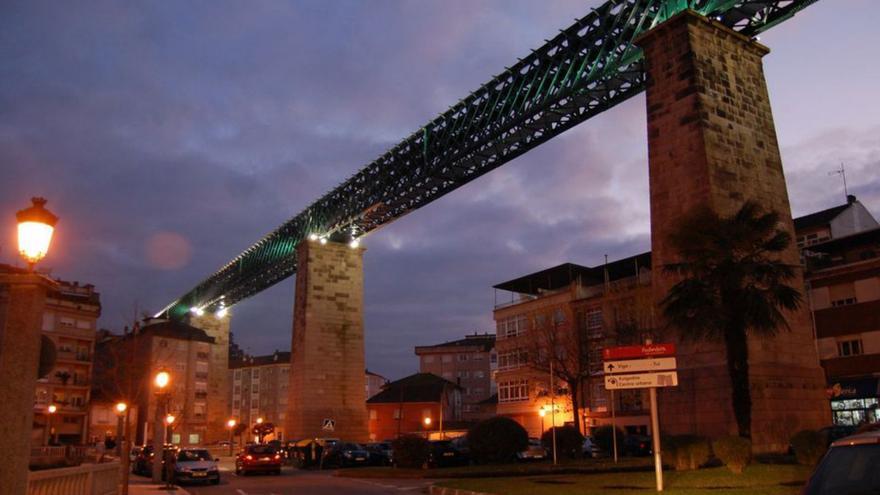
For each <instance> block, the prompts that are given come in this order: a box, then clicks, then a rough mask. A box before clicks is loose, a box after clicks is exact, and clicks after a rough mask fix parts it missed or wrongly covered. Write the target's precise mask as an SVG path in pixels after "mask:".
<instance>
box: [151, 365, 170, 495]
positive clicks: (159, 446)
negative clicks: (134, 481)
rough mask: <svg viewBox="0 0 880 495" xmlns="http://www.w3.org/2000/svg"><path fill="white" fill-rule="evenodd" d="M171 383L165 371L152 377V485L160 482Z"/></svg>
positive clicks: (160, 371) (168, 374)
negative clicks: (153, 410)
mask: <svg viewBox="0 0 880 495" xmlns="http://www.w3.org/2000/svg"><path fill="white" fill-rule="evenodd" d="M170 383H171V374H170V373H168V372H167V371H165V370H159V371H158V372H157V373H156V375H155V376H154V377H153V387H154V388H155V391H156V412H155V413H154V416H153V483H157V484H158V483H161V482H162V463H161V462H160V459H161V457H160V456H162V455H163V450H164V448H163V447H164V444H165V430H164V429H165V427H166V422H167V418H166V417H165V416H166V414H167V409H168V398H169V393H168V385H169V384H170Z"/></svg>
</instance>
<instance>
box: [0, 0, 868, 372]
mask: <svg viewBox="0 0 880 495" xmlns="http://www.w3.org/2000/svg"><path fill="white" fill-rule="evenodd" d="M867 1H868V0H852V2H851V3H852V4H853V6H854V7H851V8H848V9H845V10H844V9H839V8H837V7H835V6H833V5H832V2H826V3H821V2H820V3H818V4H816V5H815V6H811V7H810V8H809V9H807V10H806V11H804V12H802V13H800V14H798V16H797V17H796V18H795V19H794V20H793V21H791V22H787V23H784V24H783V25H781V26H779V27H778V28H775V29H774V30H773V31H771V32H770V33H767V35H766V36H765V37H764V41H765V42H766V43H767V44H768V45H770V46H771V47H772V48H773V49H774V51H773V53H771V55H770V56H768V58H767V59H766V69H767V74H768V80H769V84H770V92H771V98H772V99H773V103H774V111H775V112H776V121H777V128H778V129H779V134H780V143H781V145H782V149H783V155H784V159H785V163H786V170H787V173H788V178H789V187H790V194H791V197H792V204H793V206H794V209H795V212H796V213H807V212H809V211H813V210H815V209H818V208H823V207H827V206H830V205H832V204H836V203H838V202H840V201H841V200H842V194H841V193H840V192H839V191H838V190H837V184H838V183H837V182H836V179H835V178H831V177H828V175H827V172H828V171H829V170H831V169H833V168H834V167H836V166H837V165H838V164H839V162H840V161H845V162H846V165H847V170H848V171H849V175H848V177H849V178H850V184H851V189H852V191H854V192H856V194H858V195H859V196H860V197H861V198H862V199H863V200H864V201H865V203H866V204H867V205H868V207H869V208H872V209H873V210H874V211H880V176H878V174H880V172H878V171H880V143H878V132H880V120H878V117H877V116H878V115H880V105H878V101H880V96H878V94H877V92H876V91H875V88H874V82H875V81H876V80H877V79H878V76H880V74H878V70H880V69H878V67H877V66H876V64H874V65H871V64H867V65H866V63H865V61H866V60H871V59H872V57H873V52H872V50H873V47H875V46H877V44H878V42H880V35H878V34H877V32H876V30H875V29H874V26H876V24H877V21H880V19H877V14H876V13H875V12H876V9H872V8H870V5H869V4H868V3H867ZM596 4H598V0H593V1H591V2H587V3H586V4H584V3H583V2H581V1H574V0H572V1H558V2H532V1H527V0H520V1H509V0H505V1H489V0H482V1H477V2H474V1H470V0H468V1H465V0H455V1H452V0H450V1H443V2H355V1H336V2H323V1H298V2H235V3H234V2H187V3H177V2H138V3H118V2H83V3H66V4H65V7H64V8H60V7H59V6H58V5H57V4H54V3H50V2H5V3H4V6H3V8H2V9H0V11H2V15H0V60H2V61H3V63H2V64H0V167H2V171H3V180H2V181H0V211H5V212H9V213H8V215H7V221H8V225H9V226H10V228H7V229H6V230H5V232H7V233H6V234H5V235H4V236H3V237H2V239H0V240H2V242H3V244H2V246H0V247H2V257H3V258H4V260H6V261H11V260H13V259H14V251H15V250H14V248H13V247H12V246H14V237H13V229H12V228H11V222H12V212H14V211H15V210H17V209H19V208H21V207H22V206H24V205H25V204H26V202H27V198H28V197H29V196H30V195H35V194H41V195H45V196H47V197H48V198H49V199H50V203H49V207H50V208H52V209H54V210H55V211H56V212H57V213H59V214H60V216H61V217H62V219H61V224H60V225H59V229H58V237H57V242H56V246H55V249H54V250H53V252H52V253H51V254H50V257H49V258H48V259H47V260H46V266H51V267H52V268H53V269H54V273H55V274H57V275H59V276H62V277H64V278H68V279H79V280H82V281H87V282H92V283H95V284H96V285H97V286H98V287H99V288H100V290H101V291H102V294H103V301H104V308H105V310H104V315H103V317H102V324H103V325H104V326H107V327H111V328H119V327H120V326H121V325H123V324H125V322H126V321H127V319H130V318H131V315H132V312H133V310H134V307H135V305H137V306H138V307H140V308H141V309H142V310H145V311H156V310H158V309H160V308H161V307H162V306H164V305H165V304H167V303H168V302H170V301H171V300H172V299H174V298H175V297H177V296H178V295H180V294H181V293H183V292H184V291H186V290H187V289H188V288H189V287H191V286H193V285H194V284H195V283H196V282H197V281H198V280H200V279H201V278H203V277H205V276H207V275H208V274H209V273H211V272H212V271H214V270H215V269H216V268H217V267H219V266H221V265H222V264H224V263H225V262H226V261H228V260H229V259H230V258H231V257H232V256H234V255H235V254H237V253H238V252H240V251H241V250H242V249H244V248H245V247H247V246H248V245H250V244H251V243H252V242H253V241H254V240H256V239H257V238H259V237H260V236H261V235H263V234H265V233H266V232H268V231H269V230H270V229H272V228H274V227H275V226H277V225H278V224H280V223H282V222H283V221H285V220H286V219H287V218H289V217H291V216H293V215H294V214H296V213H297V212H298V211H299V210H300V209H301V208H303V207H304V206H306V205H307V204H309V203H310V202H311V201H313V200H314V199H315V198H317V197H319V196H320V195H321V194H323V193H324V192H325V191H327V190H328V189H329V188H331V187H333V186H334V185H336V184H337V183H338V182H339V181H341V180H342V179H343V178H345V177H347V176H349V175H350V174H351V173H352V172H354V171H355V170H357V169H358V168H360V167H361V166H363V165H364V164H365V163H367V162H369V161H371V160H373V159H374V158H375V157H376V156H378V155H379V154H380V153H382V152H383V151H384V150H386V149H388V148H389V147H391V146H393V145H394V144H395V143H396V142H397V141H399V140H400V139H401V138H403V137H404V136H406V135H408V134H409V133H411V132H413V131H414V130H415V129H417V128H418V127H419V126H420V125H421V124H422V123H424V122H426V121H427V120H429V119H430V118H432V117H434V116H435V115H436V114H437V113H439V112H442V111H444V110H445V109H446V108H448V107H449V106H450V105H452V104H454V103H455V102H456V101H458V99H460V98H461V97H463V96H465V95H466V94H467V93H468V92H470V91H471V90H473V89H475V88H476V87H477V86H478V85H479V84H481V83H482V82H484V81H486V80H487V79H488V78H489V77H490V76H491V75H493V74H496V73H498V72H500V71H501V70H502V68H503V67H504V66H506V65H510V64H511V63H512V62H513V61H514V60H516V58H517V57H521V56H523V55H524V54H525V53H527V52H528V50H529V49H531V48H534V47H536V46H539V45H540V44H541V43H542V42H543V39H545V38H549V37H550V36H552V35H553V34H554V33H555V32H556V30H557V29H559V28H561V27H563V26H566V25H568V24H570V23H571V21H572V19H573V18H575V17H579V16H581V15H583V14H584V13H585V12H586V11H587V9H588V8H589V7H590V6H592V5H596ZM860 8H861V10H860ZM835 32H836V33H837V35H829V34H828V33H835ZM816 33H824V34H826V36H823V37H822V39H821V42H820V41H819V40H818V38H817V36H816ZM807 57H810V60H821V63H818V64H816V63H809V64H807V63H804V60H805V59H806V58H807ZM851 74H858V75H859V77H855V78H854V77H851V76H850V75H851ZM644 119H645V115H644V99H643V97H637V98H633V99H632V100H630V101H628V102H626V103H625V104H623V105H620V106H619V107H617V108H615V109H613V110H612V111H609V112H606V113H605V114H603V115H601V116H599V117H597V118H595V119H592V120H591V121H590V122H589V123H587V124H585V125H582V126H579V127H577V128H575V129H573V130H571V131H569V132H567V133H566V134H564V135H563V136H560V137H558V138H556V139H554V140H553V141H551V142H549V143H547V144H545V145H543V146H542V147H541V148H539V149H537V150H534V151H533V152H531V153H529V154H528V155H526V156H523V157H520V158H518V159H517V160H515V161H513V162H512V163H510V164H508V165H505V167H503V168H501V169H499V170H497V171H495V172H493V173H491V174H489V175H488V176H486V177H484V178H482V179H480V180H479V181H477V182H475V183H472V184H469V185H467V186H465V187H463V188H461V189H460V190H458V191H456V192H454V193H452V194H450V195H448V196H446V197H444V198H442V199H440V200H438V201H437V202H436V203H434V204H432V205H429V206H428V207H426V208H424V209H422V210H420V211H419V212H417V213H414V214H412V215H409V216H407V217H405V218H403V219H401V220H400V221H398V222H396V223H394V224H392V225H390V226H387V227H386V228H384V229H382V230H381V231H379V232H376V233H374V234H373V235H371V236H369V238H368V239H367V240H366V241H365V245H366V247H367V248H368V251H367V254H366V270H365V278H366V282H365V285H366V295H365V297H366V302H367V309H366V315H365V317H366V326H367V359H368V364H369V366H370V367H371V368H373V369H376V370H377V371H379V372H382V373H385V374H388V375H389V376H399V375H402V374H404V373H406V372H409V371H412V370H414V369H415V367H416V361H415V359H414V358H413V354H412V347H413V346H414V345H419V344H429V343H434V342H438V341H442V340H446V339H453V338H456V337H459V336H460V335H461V334H463V333H466V332H472V331H491V330H492V326H493V325H492V318H491V310H492V305H493V303H494V298H493V291H492V289H491V286H492V285H494V284H496V283H498V282H501V281H504V280H507V279H510V278H513V277H516V276H519V275H522V274H525V273H528V272H530V271H534V270H539V269H541V268H545V267H547V266H550V265H553V264H557V263H561V262H565V261H573V262H577V263H582V264H591V265H592V264H599V263H601V262H602V259H603V255H605V254H608V255H609V256H610V257H611V258H612V259H614V258H619V257H622V256H627V255H631V254H635V253H637V252H641V251H643V250H647V249H648V248H649V239H648V231H649V223H648V215H649V209H648V202H647V187H648V186H647V158H646V154H647V153H646V147H647V145H646V138H645V126H644ZM167 236H170V237H167ZM157 238H158V239H160V240H162V239H164V241H165V242H169V239H171V241H170V242H171V245H172V247H175V248H176V249H177V251H175V252H176V253H177V254H176V256H174V257H173V259H164V258H161V259H156V258H155V257H154V256H151V254H150V253H151V252H152V251H151V246H153V245H155V243H156V242H157V241H156V239H157ZM184 246H186V247H188V248H189V252H188V253H187V248H186V247H184ZM292 300H293V281H292V280H289V281H285V282H283V283H281V284H279V285H277V286H276V287H273V288H272V289H270V290H268V291H266V292H265V293H263V294H261V295H260V296H259V297H255V298H252V299H250V300H247V301H245V302H243V303H241V304H240V305H238V306H237V307H236V308H235V318H234V320H233V330H234V331H235V333H236V334H237V336H238V340H239V341H240V342H241V343H242V345H243V346H244V347H245V348H249V349H250V350H251V351H252V352H271V351H272V350H273V349H285V348H288V347H289V345H290V326H291V313H292Z"/></svg>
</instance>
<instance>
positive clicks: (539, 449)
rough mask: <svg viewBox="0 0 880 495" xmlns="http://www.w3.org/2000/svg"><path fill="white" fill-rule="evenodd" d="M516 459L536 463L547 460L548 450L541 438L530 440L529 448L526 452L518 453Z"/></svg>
mask: <svg viewBox="0 0 880 495" xmlns="http://www.w3.org/2000/svg"><path fill="white" fill-rule="evenodd" d="M516 458H517V459H518V460H520V461H536V460H543V459H546V458H547V449H545V448H544V445H542V444H541V439H540V438H529V446H528V447H526V450H523V451H522V452H517V453H516Z"/></svg>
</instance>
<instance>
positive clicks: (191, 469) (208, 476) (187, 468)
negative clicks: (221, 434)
mask: <svg viewBox="0 0 880 495" xmlns="http://www.w3.org/2000/svg"><path fill="white" fill-rule="evenodd" d="M217 461H218V459H215V458H214V457H213V456H212V455H211V453H210V452H208V451H207V450H205V449H196V448H183V449H180V450H179V451H177V456H176V457H175V458H174V482H175V483H181V482H202V483H212V484H215V485H217V484H219V483H220V470H219V469H218V468H217Z"/></svg>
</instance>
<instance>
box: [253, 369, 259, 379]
mask: <svg viewBox="0 0 880 495" xmlns="http://www.w3.org/2000/svg"><path fill="white" fill-rule="evenodd" d="M251 378H260V370H258V369H256V368H255V369H252V370H251Z"/></svg>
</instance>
